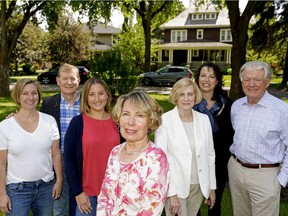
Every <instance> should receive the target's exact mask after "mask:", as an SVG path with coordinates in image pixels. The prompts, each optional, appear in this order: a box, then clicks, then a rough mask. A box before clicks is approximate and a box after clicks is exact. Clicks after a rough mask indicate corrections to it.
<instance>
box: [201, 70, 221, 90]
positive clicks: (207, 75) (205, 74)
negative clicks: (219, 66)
mask: <svg viewBox="0 0 288 216" xmlns="http://www.w3.org/2000/svg"><path fill="white" fill-rule="evenodd" d="M217 83H218V81H217V78H216V75H215V72H214V70H213V68H209V67H206V66H205V67H203V68H202V69H201V71H200V75H199V79H198V84H199V88H200V90H201V92H213V91H214V88H215V86H216V85H217Z"/></svg>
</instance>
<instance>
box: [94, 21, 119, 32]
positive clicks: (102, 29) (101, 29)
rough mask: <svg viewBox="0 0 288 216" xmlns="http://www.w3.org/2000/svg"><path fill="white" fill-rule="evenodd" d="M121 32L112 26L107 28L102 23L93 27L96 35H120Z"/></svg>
mask: <svg viewBox="0 0 288 216" xmlns="http://www.w3.org/2000/svg"><path fill="white" fill-rule="evenodd" d="M120 32H121V29H119V28H115V27H113V26H110V25H107V26H106V25H104V24H102V23H97V25H95V26H94V27H93V33H96V34H118V33H120Z"/></svg>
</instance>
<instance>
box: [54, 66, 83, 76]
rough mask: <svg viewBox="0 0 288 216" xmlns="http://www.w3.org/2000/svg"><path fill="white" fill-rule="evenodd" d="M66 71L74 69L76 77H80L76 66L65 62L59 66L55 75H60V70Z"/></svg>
mask: <svg viewBox="0 0 288 216" xmlns="http://www.w3.org/2000/svg"><path fill="white" fill-rule="evenodd" d="M68 71H75V72H76V74H77V77H78V78H80V75H79V70H78V68H77V67H75V66H74V65H71V64H67V63H65V64H63V65H62V66H61V67H60V68H59V70H58V74H57V76H58V77H60V74H61V73H62V72H64V73H65V72H68Z"/></svg>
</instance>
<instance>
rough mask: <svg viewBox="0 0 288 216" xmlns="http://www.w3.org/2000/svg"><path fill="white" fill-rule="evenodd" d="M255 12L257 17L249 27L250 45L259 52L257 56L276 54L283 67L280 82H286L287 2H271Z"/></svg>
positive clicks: (287, 44) (287, 64)
mask: <svg viewBox="0 0 288 216" xmlns="http://www.w3.org/2000/svg"><path fill="white" fill-rule="evenodd" d="M257 12H258V17H259V19H258V21H257V22H256V23H255V25H253V26H252V28H251V30H252V32H253V35H252V37H251V47H252V48H253V49H254V50H255V51H256V52H257V53H259V55H258V57H259V58H263V57H265V56H267V55H269V54H272V55H274V56H277V61H278V62H277V63H278V64H279V65H280V66H281V68H282V69H283V79H282V84H286V83H287V81H288V29H287V22H288V2H287V1H283V0H282V1H277V2H275V3H274V2H271V3H269V4H266V5H265V7H264V8H257ZM284 53H285V54H284ZM269 63H270V64H271V63H272V62H269Z"/></svg>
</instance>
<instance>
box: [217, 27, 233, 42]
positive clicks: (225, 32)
mask: <svg viewBox="0 0 288 216" xmlns="http://www.w3.org/2000/svg"><path fill="white" fill-rule="evenodd" d="M220 41H221V42H227V41H228V42H231V41H232V35H231V30H230V29H221V31H220Z"/></svg>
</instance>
